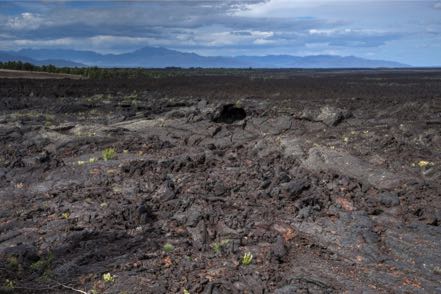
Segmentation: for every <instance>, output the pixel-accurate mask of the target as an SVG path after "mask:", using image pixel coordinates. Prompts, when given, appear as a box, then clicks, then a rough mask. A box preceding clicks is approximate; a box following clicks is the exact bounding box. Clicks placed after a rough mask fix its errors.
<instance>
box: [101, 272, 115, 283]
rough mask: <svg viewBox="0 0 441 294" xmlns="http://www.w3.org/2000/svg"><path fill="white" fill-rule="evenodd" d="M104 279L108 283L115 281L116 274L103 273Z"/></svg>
mask: <svg viewBox="0 0 441 294" xmlns="http://www.w3.org/2000/svg"><path fill="white" fill-rule="evenodd" d="M103 281H104V282H106V283H113V282H115V276H112V274H111V273H105V274H103Z"/></svg>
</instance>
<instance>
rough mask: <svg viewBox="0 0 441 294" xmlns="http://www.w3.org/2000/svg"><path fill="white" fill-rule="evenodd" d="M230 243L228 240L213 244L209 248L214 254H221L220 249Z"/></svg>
mask: <svg viewBox="0 0 441 294" xmlns="http://www.w3.org/2000/svg"><path fill="white" fill-rule="evenodd" d="M229 242H230V240H222V241H220V242H215V243H213V244H212V245H211V248H213V251H214V252H215V253H216V254H219V253H221V251H222V247H224V246H225V245H227V244H228V243H229Z"/></svg>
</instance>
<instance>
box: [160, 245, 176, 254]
mask: <svg viewBox="0 0 441 294" xmlns="http://www.w3.org/2000/svg"><path fill="white" fill-rule="evenodd" d="M162 249H163V250H164V252H166V253H170V252H172V251H173V250H174V249H175V247H174V246H173V245H172V244H170V243H165V244H164V246H163V247H162Z"/></svg>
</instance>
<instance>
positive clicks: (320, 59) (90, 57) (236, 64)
mask: <svg viewBox="0 0 441 294" xmlns="http://www.w3.org/2000/svg"><path fill="white" fill-rule="evenodd" d="M14 58H15V59H16V60H17V58H20V59H18V60H22V61H26V62H31V63H34V64H48V62H49V61H51V62H53V63H52V64H54V65H56V66H82V65H86V66H101V67H147V68H148V67H157V68H161V67H172V66H175V67H232V68H241V67H254V68H375V67H407V66H408V65H406V64H402V63H398V62H393V61H384V60H371V59H365V58H360V57H355V56H335V55H313V56H303V57H300V56H291V55H267V56H235V57H225V56H201V55H198V54H195V53H186V52H180V51H176V50H170V49H166V48H160V47H144V48H141V49H138V50H135V51H133V52H128V53H122V54H100V53H96V52H93V51H79V50H69V49H22V50H19V51H7V52H4V51H3V52H0V61H7V60H14Z"/></svg>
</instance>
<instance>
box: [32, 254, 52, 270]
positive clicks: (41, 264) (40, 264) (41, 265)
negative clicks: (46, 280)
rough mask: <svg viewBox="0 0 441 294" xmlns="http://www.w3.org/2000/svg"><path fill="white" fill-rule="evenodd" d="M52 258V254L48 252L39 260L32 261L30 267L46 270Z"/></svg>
mask: <svg viewBox="0 0 441 294" xmlns="http://www.w3.org/2000/svg"><path fill="white" fill-rule="evenodd" d="M53 260H54V256H53V255H52V253H49V254H48V255H47V256H46V257H44V258H40V260H38V261H36V262H34V263H32V264H31V269H32V270H34V271H41V272H47V271H48V270H49V267H50V266H51V264H52V261H53Z"/></svg>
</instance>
